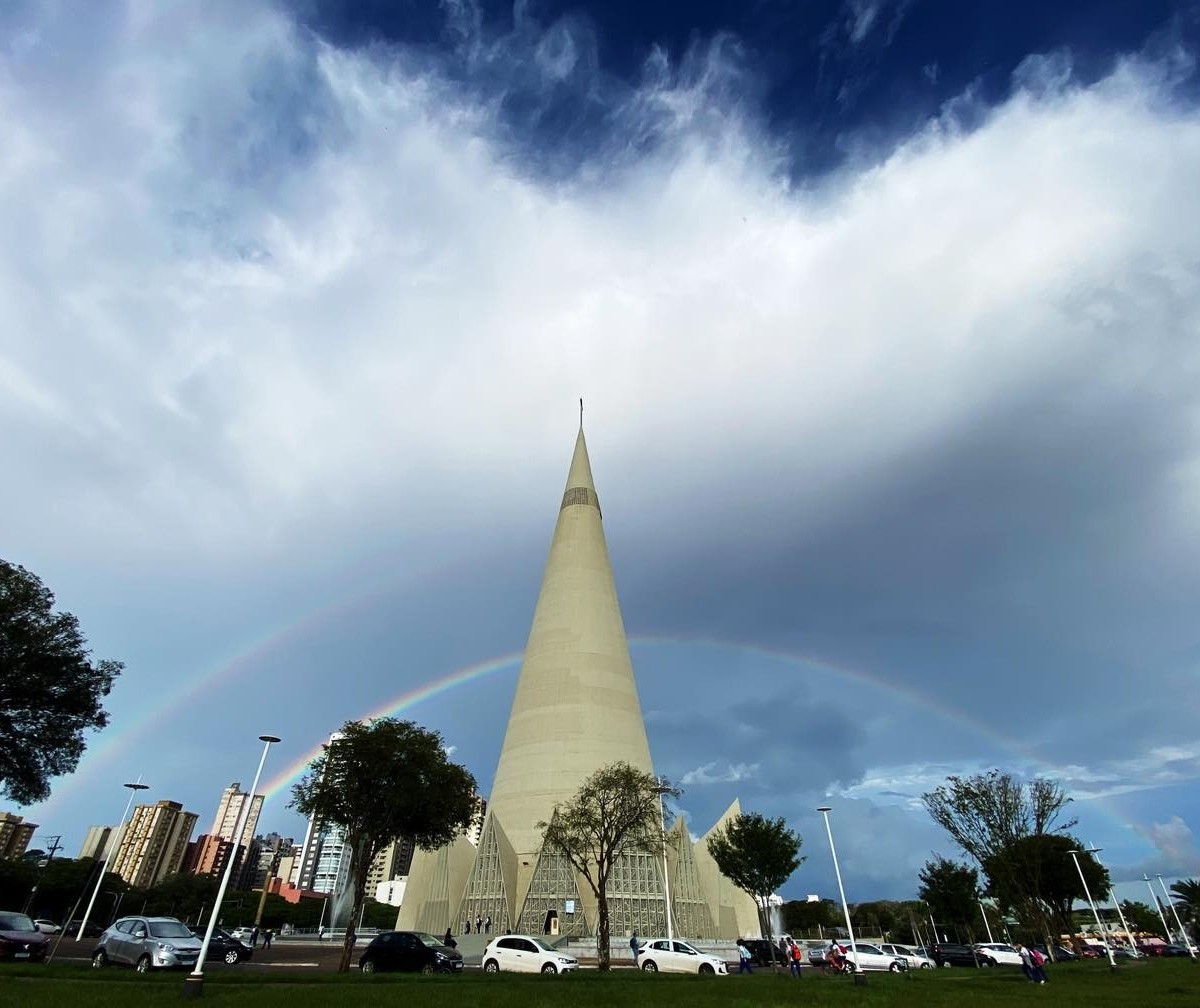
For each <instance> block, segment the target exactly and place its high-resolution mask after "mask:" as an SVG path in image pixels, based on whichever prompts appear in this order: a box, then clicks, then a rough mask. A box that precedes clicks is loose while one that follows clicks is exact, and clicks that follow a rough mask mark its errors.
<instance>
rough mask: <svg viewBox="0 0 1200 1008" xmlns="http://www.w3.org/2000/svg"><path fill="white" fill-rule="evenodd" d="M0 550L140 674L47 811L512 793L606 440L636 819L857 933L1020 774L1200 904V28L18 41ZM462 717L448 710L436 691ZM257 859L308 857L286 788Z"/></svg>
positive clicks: (1117, 21)
mask: <svg viewBox="0 0 1200 1008" xmlns="http://www.w3.org/2000/svg"><path fill="white" fill-rule="evenodd" d="M0 39H3V40H4V41H3V43H0V116H2V118H3V121H4V122H5V124H6V141H5V144H4V145H3V147H0V197H2V198H0V317H2V318H3V319H4V322H5V324H4V326H3V327H0V470H2V471H3V472H4V473H5V475H6V489H7V492H6V493H5V494H4V495H3V496H0V550H2V553H0V555H3V556H4V557H5V558H6V559H8V560H10V561H15V562H18V563H21V564H23V565H25V566H26V567H28V568H29V569H31V570H33V571H34V572H36V573H37V574H38V575H39V576H40V577H42V578H43V579H44V580H45V582H46V583H47V584H48V585H49V586H50V587H51V588H52V589H53V590H54V591H55V592H56V593H57V595H58V598H59V601H60V604H61V605H62V606H64V607H65V608H67V609H70V610H71V611H73V612H75V613H76V614H77V615H78V616H79V618H80V620H81V622H82V625H83V628H84V630H85V632H86V633H87V634H88V636H89V638H90V640H91V642H92V644H93V646H94V649H95V653H96V654H97V655H98V656H103V657H113V658H119V659H121V660H123V661H124V662H125V663H126V665H127V671H126V673H125V675H124V676H123V677H122V678H121V679H120V681H119V682H118V684H117V686H116V688H115V690H114V691H113V694H112V695H111V697H110V698H109V704H108V709H109V710H110V711H111V713H112V725H111V727H110V728H109V729H107V730H106V731H105V732H103V733H102V734H100V735H99V736H97V737H95V738H94V739H93V741H92V743H91V746H90V749H89V752H88V754H87V755H86V756H85V758H84V760H83V762H82V763H81V765H80V768H79V771H78V773H76V774H75V775H74V776H73V777H72V778H70V779H64V780H60V781H58V782H57V783H56V787H55V793H54V796H53V797H52V798H51V800H50V801H49V802H48V803H47V804H46V805H44V806H42V807H38V808H33V809H28V810H20V811H22V813H23V814H26V815H28V816H29V817H30V818H31V819H33V820H34V821H36V822H38V823H39V824H41V826H42V830H43V834H57V833H61V834H62V835H63V836H64V838H65V842H66V850H67V853H70V854H74V853H75V852H76V851H77V850H78V845H79V843H80V842H81V841H82V838H83V834H84V832H85V831H86V829H87V827H88V825H90V824H92V823H101V822H112V821H114V820H115V819H116V818H117V816H118V815H119V814H120V811H121V809H122V808H123V807H124V792H123V791H122V790H121V788H120V785H121V783H123V782H124V781H126V780H133V779H135V778H136V777H137V776H138V775H139V774H140V775H143V776H144V777H145V779H146V780H147V781H148V782H149V783H150V784H151V785H152V788H153V790H152V791H151V792H149V796H150V797H153V798H169V799H172V800H177V801H181V802H183V803H184V804H185V805H186V807H187V808H189V809H191V810H193V811H195V812H197V813H198V814H199V816H200V828H201V829H204V828H206V827H207V825H208V823H209V822H210V821H211V817H212V815H213V814H214V812H215V809H216V803H217V800H218V798H219V795H220V791H221V789H222V788H223V787H224V786H225V785H226V784H228V783H229V782H230V781H232V780H241V781H242V782H243V783H248V781H249V778H250V777H251V776H252V773H253V769H254V766H255V762H256V759H257V754H258V743H257V741H256V739H257V736H258V735H259V734H261V733H264V732H269V733H273V734H277V735H279V736H281V737H282V739H283V741H282V742H281V743H280V745H279V746H277V747H276V750H275V751H273V753H272V755H271V762H270V763H269V764H268V769H267V776H268V777H271V778H272V780H273V781H274V780H275V777H272V774H275V776H276V777H277V776H278V774H279V773H280V772H281V771H282V770H283V768H285V767H290V766H294V765H295V764H296V763H297V761H298V760H300V759H301V758H303V756H304V755H305V754H306V753H308V752H310V751H311V750H312V749H313V747H314V746H316V745H317V744H319V742H320V741H321V739H322V738H323V737H324V736H325V735H326V734H327V733H328V732H329V731H331V730H333V729H335V728H336V727H338V725H340V724H341V723H342V722H343V721H345V720H347V719H350V718H355V717H360V716H362V715H364V714H366V713H369V712H374V711H380V710H383V709H387V708H389V706H391V705H393V703H394V702H395V701H397V700H398V698H403V697H406V696H410V695H412V694H414V693H416V694H421V695H422V696H423V699H420V700H419V701H416V702H414V703H410V704H408V705H407V706H402V707H401V708H400V709H401V713H403V714H404V716H408V717H412V718H414V719H416V720H417V721H419V722H421V723H423V724H426V725H428V726H430V727H433V728H436V729H437V730H439V731H440V732H442V733H443V735H444V736H445V738H446V740H447V742H448V744H449V745H451V746H453V748H454V752H455V755H456V758H458V759H460V760H462V761H463V762H464V763H465V764H466V765H467V766H468V767H469V768H470V769H471V770H472V772H473V773H474V774H475V775H476V777H477V778H478V779H479V781H480V784H481V786H482V787H483V789H484V790H485V791H486V790H487V788H488V787H489V786H490V782H491V776H492V773H493V772H494V769H495V763H496V759H497V757H498V755H499V747H500V741H501V736H502V733H503V729H504V724H505V720H506V715H507V710H508V706H509V703H510V702H511V696H512V691H513V687H514V685H515V679H516V665H515V663H514V662H513V661H511V660H506V659H510V658H511V656H512V655H514V654H516V653H518V652H519V651H520V649H521V647H522V646H523V644H524V639H525V635H526V633H527V632H528V628H529V622H530V618H531V616H532V611H533V604H534V601H535V599H536V593H537V589H538V585H539V582H540V578H541V572H542V565H543V563H544V561H545V553H546V549H547V547H548V544H549V538H550V533H551V530H552V528H553V523H554V520H555V517H556V514H557V506H558V501H559V496H560V494H561V490H562V484H563V480H564V478H565V475H566V470H567V464H568V461H569V458H570V451H571V447H572V444H573V439H574V430H575V424H576V420H577V415H576V410H577V405H576V403H577V398H578V397H579V396H581V395H582V396H584V397H585V399H586V401H587V413H586V419H587V423H586V426H587V432H588V441H589V446H590V449H591V457H592V465H593V471H594V473H595V477H596V481H597V485H598V490H599V494H600V497H601V500H602V503H603V506H604V515H605V527H606V532H607V536H608V542H609V548H610V552H611V555H612V559H613V565H614V570H615V574H616V578H617V583H618V588H619V590H620V593H621V599H622V606H623V612H624V617H625V622H626V626H627V629H628V631H629V634H630V637H631V640H632V652H633V658H634V665H635V669H636V672H637V676H638V683H639V689H640V692H641V697H642V704H643V709H644V711H645V714H646V720H647V727H648V732H649V739H650V746H651V751H652V753H653V756H654V760H655V766H656V769H657V770H658V771H659V772H661V773H664V774H666V775H668V776H669V777H671V778H672V779H673V780H677V781H680V782H682V784H683V785H684V788H685V794H684V796H683V799H682V802H681V806H682V808H683V810H684V811H685V812H686V813H687V814H688V816H689V819H690V820H691V822H692V828H693V831H694V832H697V833H700V832H703V831H704V830H706V829H707V828H708V827H709V825H710V824H711V823H712V822H713V821H714V819H715V818H716V817H717V816H718V815H719V814H720V812H721V811H723V809H724V808H725V807H726V806H727V804H728V803H729V802H730V801H731V800H732V799H733V798H734V797H735V796H736V797H740V799H741V801H742V804H743V807H745V808H747V809H753V810H756V811H761V812H764V813H767V814H770V815H781V816H784V817H786V818H787V819H788V821H789V822H790V823H791V824H792V825H794V826H795V827H796V828H797V829H799V830H800V832H801V833H802V834H803V835H804V837H805V853H807V854H808V856H809V860H808V861H807V863H806V864H805V865H804V866H803V867H802V868H801V869H800V871H799V872H797V874H796V876H795V878H794V879H793V881H792V882H791V883H790V884H789V885H788V887H786V889H785V890H784V894H785V895H787V896H792V897H803V896H804V895H805V894H807V893H820V894H822V895H831V894H832V893H833V892H834V891H835V890H834V885H833V879H832V865H831V863H830V859H829V854H828V849H827V845H826V844H825V842H824V834H823V827H822V826H821V822H820V818H819V817H818V816H817V815H816V814H815V812H814V811H813V810H814V809H815V807H816V806H818V805H821V804H824V803H826V802H828V803H829V804H831V805H832V806H833V807H834V809H835V812H834V818H833V823H834V829H835V837H836V839H837V842H838V852H839V856H840V858H841V860H842V867H843V871H844V873H845V876H846V883H847V896H848V898H850V899H851V900H853V901H860V900H867V899H874V898H902V897H908V896H911V895H912V894H913V893H914V892H915V889H916V885H917V883H916V875H917V872H918V871H919V869H920V866H921V865H922V863H923V862H924V861H925V860H926V859H928V858H929V857H930V856H931V855H932V853H933V852H937V853H940V854H945V855H949V856H954V855H955V853H956V852H955V851H954V850H953V848H952V847H951V845H950V843H949V841H948V840H947V839H945V838H944V837H943V836H942V835H941V834H940V833H939V832H938V831H937V830H936V829H935V828H934V827H933V826H932V825H931V824H930V823H929V821H928V819H927V818H926V817H925V816H924V814H923V812H922V811H921V809H920V806H919V795H920V794H921V793H922V792H923V791H927V790H929V789H930V788H932V787H934V786H936V785H937V784H939V783H941V782H942V781H944V780H945V778H946V776H947V775H949V774H952V773H971V772H975V771H984V770H987V769H990V768H992V767H999V768H1001V769H1004V770H1010V771H1012V772H1014V773H1018V774H1021V775H1030V774H1036V773H1044V774H1048V775H1051V776H1053V777H1055V778H1056V779H1058V780H1060V781H1062V782H1063V784H1064V785H1065V786H1066V787H1067V788H1068V789H1069V790H1070V792H1071V794H1072V795H1073V796H1074V799H1075V800H1074V803H1073V805H1072V811H1073V813H1074V814H1076V815H1078V816H1079V818H1080V827H1079V829H1078V833H1079V834H1080V835H1081V836H1082V837H1083V838H1084V839H1085V840H1087V841H1089V842H1092V843H1096V844H1098V845H1100V846H1102V847H1103V848H1104V853H1103V855H1102V856H1103V858H1104V860H1105V861H1106V863H1107V864H1108V865H1109V867H1110V868H1112V869H1113V872H1114V875H1115V877H1116V878H1117V879H1118V880H1120V881H1123V882H1128V883H1129V885H1128V888H1125V886H1118V892H1119V893H1121V895H1123V896H1129V897H1131V898H1146V896H1147V894H1146V891H1145V886H1144V885H1143V884H1142V883H1141V882H1140V881H1135V880H1139V879H1140V878H1141V875H1142V873H1143V872H1144V871H1149V872H1151V874H1153V873H1156V872H1162V873H1164V875H1166V876H1167V878H1168V879H1171V878H1175V877H1190V876H1196V875H1197V874H1200V846H1198V844H1197V840H1196V830H1197V829H1200V786H1198V778H1200V735H1198V733H1197V727H1196V725H1197V719H1196V710H1197V708H1196V700H1195V683H1196V672H1197V662H1198V659H1200V641H1198V639H1197V631H1196V624H1195V600H1196V598H1197V597H1198V595H1200V564H1198V562H1197V561H1198V560H1200V556H1198V553H1200V546H1198V544H1200V535H1197V532H1198V525H1200V513H1198V511H1197V504H1196V502H1197V500H1200V493H1198V491H1200V428H1198V426H1197V425H1198V418H1200V401H1198V398H1197V393H1196V389H1197V388H1198V387H1200V384H1198V381H1197V378H1198V376H1200V339H1198V336H1200V281H1198V279H1197V278H1198V276H1200V274H1198V272H1197V269H1196V264H1197V262H1200V203H1198V201H1197V199H1196V197H1195V179H1196V178H1197V177H1200V103H1198V100H1197V73H1196V65H1195V60H1196V56H1197V52H1198V51H1200V9H1198V7H1197V5H1196V4H1191V3H1182V4H1168V3H1142V4H1136V5H1135V4H1126V3H1090V4H1089V3H1078V4H1054V5H1047V4H1033V3H1028V4H1013V3H1003V4H1002V3H992V2H980V3H975V4H958V3H950V2H942V3H938V2H926V3H922V2H920V0H911V2H884V0H875V2H872V0H847V2H840V3H839V2H829V3H807V4H785V3H770V2H759V3H739V4H734V3H730V4H697V3H689V4H668V3H662V4H632V3H630V4H625V3H606V4H550V3H524V4H518V5H516V6H513V5H506V4H470V3H465V2H453V3H451V2H447V3H443V4H441V5H433V4H416V3H382V2H376V3H358V4H353V3H333V2H329V3H324V2H317V0H309V2H297V3H292V4H288V3H275V4H272V3H266V2H260V3H252V2H248V0H247V2H239V3H232V2H230V3H219V2H218V3H206V4H199V3H196V4H188V3H183V4H172V5H153V4H151V5H146V4H138V3H128V4H124V3H119V2H111V3H101V4H94V5H87V6H86V7H78V6H71V7H70V8H69V9H68V8H66V7H62V6H60V5H52V4H32V3H30V4H23V3H18V4H15V5H11V4H10V5H6V6H5V7H4V10H3V11H0ZM472 668H479V669H481V670H482V671H480V672H479V674H477V675H470V674H463V675H461V676H459V678H460V679H461V680H462V681H461V683H460V684H459V685H456V686H451V687H448V688H445V689H440V690H439V689H428V688H427V687H429V686H430V684H436V683H438V682H439V681H441V680H443V679H446V678H447V677H453V676H454V675H455V674H456V673H459V672H463V670H470V669H472ZM277 783H280V788H279V789H277V790H276V791H275V792H274V793H273V795H272V797H271V798H269V800H268V803H267V806H266V809H265V812H264V817H263V826H264V828H266V829H277V830H279V831H280V832H284V833H299V832H300V830H301V828H302V827H301V825H300V823H299V822H298V820H297V819H296V817H295V815H294V814H293V813H292V812H290V811H288V810H287V809H286V807H285V805H286V789H285V788H283V786H282V782H278V781H277Z"/></svg>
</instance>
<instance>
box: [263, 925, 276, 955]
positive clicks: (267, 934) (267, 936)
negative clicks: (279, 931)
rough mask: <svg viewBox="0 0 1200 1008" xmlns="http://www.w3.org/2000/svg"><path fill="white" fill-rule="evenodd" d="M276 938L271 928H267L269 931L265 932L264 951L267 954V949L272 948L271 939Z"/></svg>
mask: <svg viewBox="0 0 1200 1008" xmlns="http://www.w3.org/2000/svg"><path fill="white" fill-rule="evenodd" d="M274 937H275V932H274V931H272V930H271V929H270V928H267V930H266V931H264V932H263V951H264V952H266V951H267V949H269V948H270V947H271V939H272V938H274Z"/></svg>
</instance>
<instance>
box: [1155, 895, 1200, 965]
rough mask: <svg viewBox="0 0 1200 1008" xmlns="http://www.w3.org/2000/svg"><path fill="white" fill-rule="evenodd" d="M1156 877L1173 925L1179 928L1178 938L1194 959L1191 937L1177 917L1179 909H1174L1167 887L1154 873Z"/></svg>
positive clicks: (1194, 953)
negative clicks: (1173, 920) (1173, 921)
mask: <svg viewBox="0 0 1200 1008" xmlns="http://www.w3.org/2000/svg"><path fill="white" fill-rule="evenodd" d="M1154 877H1155V878H1156V879H1158V885H1159V888H1160V889H1162V891H1163V899H1165V900H1166V901H1167V906H1169V907H1170V908H1171V916H1172V917H1174V918H1175V926H1176V927H1177V928H1179V940H1180V941H1181V942H1183V947H1184V948H1185V949H1187V950H1188V955H1190V956H1191V957H1192V961H1193V962H1195V961H1196V950H1195V948H1194V947H1193V946H1192V939H1191V938H1189V937H1188V933H1187V932H1186V931H1184V930H1183V922H1182V921H1181V920H1180V919H1179V911H1178V910H1176V909H1175V901H1174V900H1173V899H1171V897H1170V896H1169V895H1168V893H1167V887H1166V885H1165V884H1164V883H1163V877H1162V876H1161V875H1155V876H1154Z"/></svg>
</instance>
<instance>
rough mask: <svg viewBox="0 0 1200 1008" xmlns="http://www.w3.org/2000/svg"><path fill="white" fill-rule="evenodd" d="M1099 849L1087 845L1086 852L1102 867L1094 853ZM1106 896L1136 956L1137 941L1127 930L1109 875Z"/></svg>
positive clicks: (1127, 926) (1123, 914)
mask: <svg viewBox="0 0 1200 1008" xmlns="http://www.w3.org/2000/svg"><path fill="white" fill-rule="evenodd" d="M1100 851H1101V848H1099V847H1089V848H1088V853H1089V854H1091V855H1092V857H1093V858H1095V859H1096V864H1098V865H1100V867H1101V868H1103V867H1104V865H1103V864H1102V863H1101V861H1100V859H1099V858H1098V857H1096V855H1097V854H1099V853H1100ZM1108 898H1109V899H1111V900H1112V901H1113V906H1115V907H1116V908H1117V916H1118V917H1120V918H1121V930H1123V931H1124V932H1125V940H1126V941H1127V942H1129V950H1130V952H1132V953H1133V955H1134V956H1135V957H1137V956H1138V955H1139V954H1140V953H1139V952H1138V947H1137V941H1136V940H1135V939H1134V937H1133V932H1132V931H1130V930H1129V925H1128V924H1127V923H1126V922H1125V913H1124V911H1123V910H1122V909H1121V904H1120V903H1118V902H1117V893H1116V891H1115V890H1114V889H1113V887H1112V878H1111V877H1110V878H1109V880H1108Z"/></svg>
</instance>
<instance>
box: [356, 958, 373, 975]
mask: <svg viewBox="0 0 1200 1008" xmlns="http://www.w3.org/2000/svg"><path fill="white" fill-rule="evenodd" d="M358 968H359V969H360V970H362V971H363V972H364V973H374V972H375V960H374V959H364V960H363V961H362V962H360V963H359V964H358Z"/></svg>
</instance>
